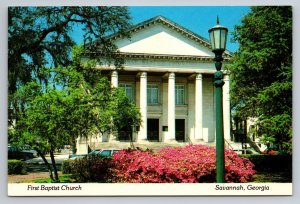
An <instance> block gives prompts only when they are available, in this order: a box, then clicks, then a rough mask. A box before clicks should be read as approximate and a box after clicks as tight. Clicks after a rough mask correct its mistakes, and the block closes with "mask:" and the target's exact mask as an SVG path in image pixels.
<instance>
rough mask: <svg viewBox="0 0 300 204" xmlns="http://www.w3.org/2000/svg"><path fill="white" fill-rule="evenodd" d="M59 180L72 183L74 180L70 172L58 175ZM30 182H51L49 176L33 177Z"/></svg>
mask: <svg viewBox="0 0 300 204" xmlns="http://www.w3.org/2000/svg"><path fill="white" fill-rule="evenodd" d="M59 181H60V182H62V183H73V182H75V181H74V179H73V178H72V175H71V174H69V175H68V174H65V175H62V176H59ZM32 183H52V181H51V179H50V178H39V179H34V180H32Z"/></svg>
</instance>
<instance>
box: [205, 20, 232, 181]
mask: <svg viewBox="0 0 300 204" xmlns="http://www.w3.org/2000/svg"><path fill="white" fill-rule="evenodd" d="M208 32H209V38H210V43H211V47H212V51H213V52H214V53H215V66H216V69H217V71H216V72H215V74H214V78H215V81H214V85H215V87H216V89H215V94H216V168H217V172H216V173H217V183H224V182H225V178H224V169H225V158H224V130H223V103H222V98H223V94H222V87H223V85H224V81H223V73H222V72H221V68H222V60H223V57H222V54H223V52H224V51H225V49H226V40H227V33H228V29H227V28H226V27H224V26H221V25H219V18H218V17H217V25H215V26H214V27H212V28H211V29H209V30H208Z"/></svg>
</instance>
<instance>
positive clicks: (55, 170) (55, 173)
mask: <svg viewBox="0 0 300 204" xmlns="http://www.w3.org/2000/svg"><path fill="white" fill-rule="evenodd" d="M50 158H51V162H52V167H53V170H54V176H55V180H54V182H56V183H59V182H60V181H59V178H58V173H57V168H56V164H55V159H54V150H53V149H52V148H51V150H50Z"/></svg>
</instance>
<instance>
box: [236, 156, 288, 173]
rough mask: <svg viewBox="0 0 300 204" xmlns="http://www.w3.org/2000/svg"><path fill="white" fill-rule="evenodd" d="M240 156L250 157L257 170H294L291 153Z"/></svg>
mask: <svg viewBox="0 0 300 204" xmlns="http://www.w3.org/2000/svg"><path fill="white" fill-rule="evenodd" d="M240 156H241V157H243V158H247V159H249V160H250V161H251V162H252V163H253V164H254V169H255V170H256V171H268V172H278V171H285V170H288V171H292V156H291V155H280V154H279V155H269V154H257V155H254V154H252V155H250V154H248V155H240Z"/></svg>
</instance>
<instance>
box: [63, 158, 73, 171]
mask: <svg viewBox="0 0 300 204" xmlns="http://www.w3.org/2000/svg"><path fill="white" fill-rule="evenodd" d="M72 163H73V160H70V159H67V160H64V161H63V162H62V165H61V171H62V173H63V174H70V173H71V172H72V168H71V167H72Z"/></svg>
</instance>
